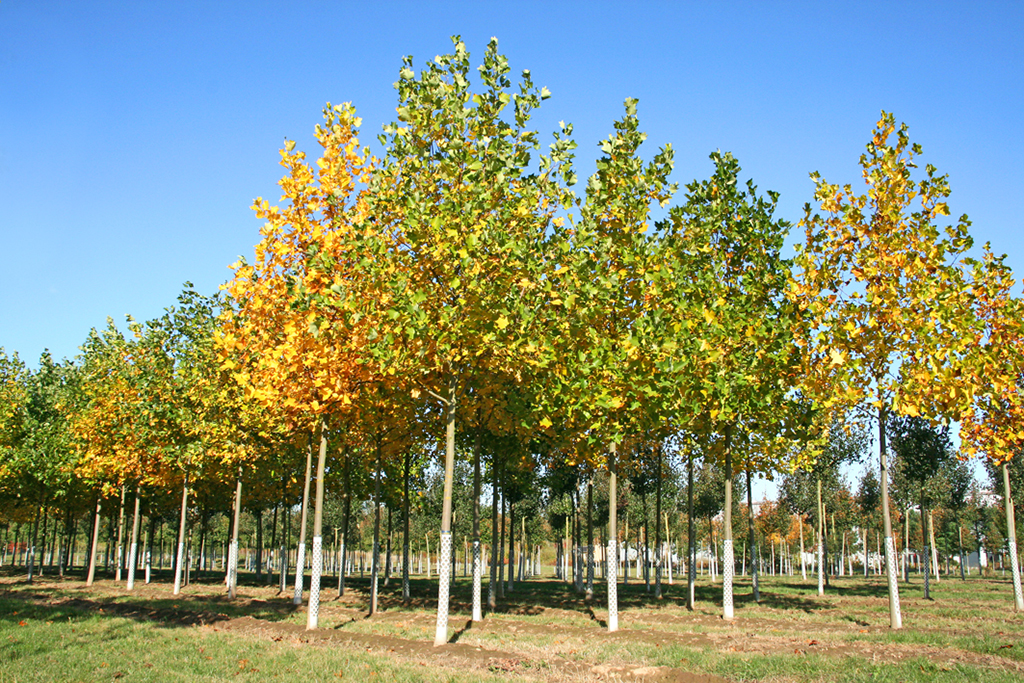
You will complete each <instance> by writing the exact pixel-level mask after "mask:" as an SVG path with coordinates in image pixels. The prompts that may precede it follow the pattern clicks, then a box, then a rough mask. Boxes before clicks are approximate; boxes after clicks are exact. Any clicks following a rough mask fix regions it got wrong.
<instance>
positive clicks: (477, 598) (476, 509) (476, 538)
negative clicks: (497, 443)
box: [407, 408, 484, 621]
mask: <svg viewBox="0 0 1024 683" xmlns="http://www.w3.org/2000/svg"><path fill="white" fill-rule="evenodd" d="M482 431H483V427H482V426H481V425H480V409H479V408H478V409H477V429H476V439H475V440H474V443H473V621H482V620H483V618H484V613H483V605H482V604H481V602H482V598H483V595H482V593H483V585H482V584H483V567H482V566H481V563H480V438H481V434H482ZM407 519H408V518H407Z"/></svg>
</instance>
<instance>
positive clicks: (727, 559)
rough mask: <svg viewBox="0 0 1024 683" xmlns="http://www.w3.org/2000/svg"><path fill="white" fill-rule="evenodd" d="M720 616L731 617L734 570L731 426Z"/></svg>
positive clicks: (729, 430) (727, 431)
mask: <svg viewBox="0 0 1024 683" xmlns="http://www.w3.org/2000/svg"><path fill="white" fill-rule="evenodd" d="M722 527H723V528H722V550H723V555H724V558H723V559H722V617H723V618H724V619H725V620H726V621H731V620H732V618H733V604H732V575H733V571H734V570H735V566H734V565H735V562H734V561H733V550H732V427H731V426H729V427H726V428H725V510H724V511H723V524H722Z"/></svg>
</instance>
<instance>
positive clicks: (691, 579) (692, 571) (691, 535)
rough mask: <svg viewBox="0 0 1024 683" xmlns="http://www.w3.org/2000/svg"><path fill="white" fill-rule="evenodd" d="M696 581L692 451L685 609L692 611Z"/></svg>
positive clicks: (688, 476) (688, 467)
mask: <svg viewBox="0 0 1024 683" xmlns="http://www.w3.org/2000/svg"><path fill="white" fill-rule="evenodd" d="M696 582H697V525H696V524H695V522H694V519H693V453H692V452H691V453H689V454H688V455H687V465H686V609H688V610H690V611H691V612H692V611H693V608H694V589H695V586H696Z"/></svg>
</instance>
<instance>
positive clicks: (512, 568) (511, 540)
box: [508, 501, 516, 593]
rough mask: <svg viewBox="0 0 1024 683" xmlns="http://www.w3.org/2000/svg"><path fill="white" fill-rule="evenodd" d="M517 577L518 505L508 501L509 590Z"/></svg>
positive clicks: (512, 587)
mask: <svg viewBox="0 0 1024 683" xmlns="http://www.w3.org/2000/svg"><path fill="white" fill-rule="evenodd" d="M515 579H516V505H515V503H514V502H512V501H509V503H508V592H509V593H511V592H512V591H513V590H514V589H515Z"/></svg>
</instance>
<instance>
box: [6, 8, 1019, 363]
mask: <svg viewBox="0 0 1024 683" xmlns="http://www.w3.org/2000/svg"><path fill="white" fill-rule="evenodd" d="M890 4H891V3H878V4H871V3H841V4H840V3H821V2H814V3H763V2H751V3H721V4H719V3H715V4H714V6H713V7H712V4H711V3H685V2H671V3H637V4H636V5H635V6H633V5H630V4H628V3H622V2H614V3H599V2H598V3H595V2H588V3H577V4H568V3H566V4H561V3H537V4H529V3H500V4H499V3H486V2H472V3H464V4H446V3H440V2H432V3H407V4H403V3H387V2H385V3H380V4H379V5H377V6H374V7H370V3H342V2H294V3H262V2H252V1H248V2H239V3H228V2H214V3H208V2H142V3H126V2H102V1H98V2H88V3H83V2H46V1H40V0H35V1H33V2H25V1H22V0H2V2H0V206H2V207H3V208H2V212H0V236H2V248H0V346H4V347H5V348H6V349H7V351H8V352H11V351H18V352H19V353H20V354H21V356H22V357H23V358H24V359H25V360H26V361H27V362H29V363H30V364H32V365H34V364H35V363H36V360H37V359H38V356H39V354H40V353H41V352H42V350H43V349H44V348H46V347H49V348H50V349H51V350H52V352H53V353H54V355H55V356H57V357H65V356H66V357H71V356H74V355H75V354H76V353H77V347H78V345H79V344H81V343H82V341H83V340H84V339H85V337H86V335H87V333H88V330H89V328H90V327H93V326H103V325H104V322H105V319H106V317H107V316H113V317H114V318H115V319H116V320H118V321H119V322H120V321H122V320H123V317H124V315H125V314H127V313H131V314H132V315H134V316H135V317H136V318H140V319H147V318H151V317H154V316H157V315H159V314H160V313H161V312H162V309H163V308H164V307H165V306H169V305H172V304H173V303H174V300H175V296H176V295H177V293H178V292H179V291H180V290H181V285H182V283H183V282H184V281H186V280H190V281H192V282H194V283H196V285H197V286H198V288H199V289H200V290H202V291H207V292H212V291H213V290H215V289H216V287H217V286H218V285H219V284H220V283H221V282H223V281H225V280H226V279H227V278H228V277H229V275H230V273H229V271H228V269H227V266H228V264H230V263H232V262H233V261H234V260H235V259H236V258H237V257H238V256H239V255H249V254H251V253H252V249H253V245H254V244H255V242H256V241H257V237H258V233H257V231H258V228H259V222H258V221H257V220H256V219H255V217H254V216H253V214H252V212H251V211H250V210H249V205H250V203H251V201H252V199H253V198H254V197H256V196H264V197H267V198H270V199H272V200H276V199H277V197H278V196H279V193H278V191H277V187H276V186H275V182H276V181H277V179H278V178H279V177H280V174H281V172H282V169H281V168H280V167H279V166H278V165H277V160H278V156H277V150H278V148H279V147H280V146H281V144H282V141H283V139H284V138H285V137H289V138H293V139H296V140H297V141H298V143H299V147H300V148H303V149H306V150H309V151H311V152H312V151H315V149H314V143H313V139H312V129H313V126H314V125H315V124H316V123H317V122H318V121H319V120H320V110H321V108H322V106H323V105H324V103H325V102H326V101H328V100H329V101H331V102H335V103H337V102H342V101H352V102H353V103H354V104H355V105H356V107H357V108H358V110H359V112H360V114H361V115H362V116H363V118H364V121H365V123H364V131H365V132H364V135H363V137H364V140H367V141H368V140H372V139H373V138H374V137H375V135H376V133H377V132H378V131H379V126H380V125H381V124H382V123H384V122H386V121H390V120H391V119H392V118H393V117H394V107H395V104H396V96H395V92H394V90H393V89H392V83H393V82H394V81H395V80H396V78H397V73H398V69H399V67H400V63H401V57H402V56H403V55H407V54H411V55H414V57H415V59H416V62H417V64H418V65H422V64H423V63H424V62H425V61H426V60H429V59H431V58H432V57H433V56H434V55H436V54H439V53H442V52H445V51H447V50H448V49H449V47H450V42H449V36H451V35H452V34H456V33H457V34H461V35H462V36H463V38H464V40H465V41H466V42H467V44H468V46H469V48H470V50H471V52H472V53H473V56H474V58H479V57H480V56H481V55H482V52H483V47H484V45H485V44H486V41H487V39H488V38H489V37H490V36H497V37H498V39H499V41H500V46H501V49H502V51H503V52H504V53H505V54H507V55H508V57H509V59H510V61H511V64H512V67H513V70H514V71H515V72H518V71H519V70H520V69H522V68H529V69H531V70H532V72H533V74H534V77H535V79H536V81H537V83H538V84H539V85H545V86H547V87H549V88H550V89H551V91H552V93H553V97H552V99H550V100H548V101H547V102H545V103H544V106H543V107H542V109H541V115H540V116H539V117H538V119H537V121H536V123H537V126H538V128H539V130H541V131H542V136H543V137H542V139H548V131H551V130H553V129H554V127H555V124H556V122H557V121H558V120H561V119H564V120H566V121H571V122H573V123H574V124H575V127H576V139H577V141H578V142H579V144H580V150H579V151H580V163H581V169H580V170H581V177H583V178H585V177H586V175H587V174H588V173H589V172H590V171H591V170H592V165H591V162H590V160H591V159H593V157H594V152H595V151H596V147H595V144H596V142H597V141H598V140H599V139H600V138H602V137H604V136H605V135H607V134H608V133H609V131H610V129H611V123H612V121H613V120H614V119H615V118H616V117H617V116H618V115H619V114H620V113H621V111H622V101H623V100H624V99H625V98H626V97H629V96H633V97H638V98H639V99H640V116H641V124H642V126H643V127H644V129H645V130H647V131H648V133H649V135H650V137H649V142H648V146H649V148H650V149H649V150H648V153H649V154H653V153H654V151H655V148H656V146H660V145H662V144H664V143H666V142H671V143H672V144H673V145H674V146H675V148H676V160H677V170H676V173H675V179H676V180H677V181H679V182H680V183H685V182H687V181H689V180H691V179H693V178H696V177H704V176H706V175H707V174H708V173H709V172H710V168H711V166H710V162H709V161H708V160H707V155H708V154H709V153H710V152H711V151H712V150H714V149H716V148H721V149H723V150H729V151H732V152H733V153H734V154H735V155H736V156H737V157H738V158H739V160H740V163H741V164H742V165H743V167H744V172H745V173H746V174H748V175H749V176H750V177H752V178H753V179H754V180H755V182H757V183H758V185H759V186H760V187H761V188H762V189H775V190H778V191H779V192H781V194H782V199H781V212H782V214H783V215H784V216H785V217H787V218H789V219H791V220H793V221H794V222H795V221H796V220H797V219H798V218H799V216H800V207H801V206H802V205H803V203H804V202H806V201H809V200H810V199H811V189H812V184H811V182H810V181H809V180H808V173H809V172H810V171H814V170H819V171H821V172H822V173H823V175H824V176H825V177H826V178H827V179H829V180H831V181H834V182H853V181H858V180H859V176H858V175H857V166H856V162H857V158H858V156H859V154H860V153H861V151H862V149H863V145H864V143H865V142H866V141H867V139H868V137H869V131H870V130H871V127H872V125H873V124H874V122H875V121H876V119H877V115H878V113H879V110H881V109H883V108H885V109H887V110H891V111H894V112H895V113H896V115H897V117H898V118H899V119H901V120H904V121H906V122H907V123H908V124H909V125H910V131H911V137H912V139H913V140H915V141H918V142H920V143H921V144H922V145H923V146H924V149H925V156H924V158H923V159H924V161H928V162H931V163H933V164H935V165H936V166H938V168H939V169H940V171H942V172H945V173H948V174H949V176H950V180H951V183H952V187H953V196H952V198H951V201H950V206H951V208H952V210H953V212H954V214H959V213H967V214H968V215H969V216H970V217H971V219H972V220H973V221H974V227H973V234H974V235H975V238H976V240H977V241H978V242H979V243H981V242H984V241H991V242H992V243H993V245H994V247H995V249H996V251H997V252H999V253H1003V252H1006V253H1009V254H1010V259H1009V260H1010V263H1011V264H1012V265H1014V266H1015V271H1017V272H1018V273H1020V272H1022V271H1024V263H1022V262H1021V253H1020V251H1021V250H1020V247H1021V237H1020V235H1021V232H1022V230H1021V228H1022V220H1021V218H1020V215H1019V211H1018V206H1017V205H1018V204H1019V203H1020V202H1021V188H1022V187H1024V132H1022V129H1021V122H1022V114H1021V112H1022V111H1024V106H1022V105H1024V97H1022V85H1024V76H1022V74H1024V68H1022V65H1024V5H1022V4H1021V3H943V2H926V3H899V5H900V7H899V8H898V9H893V8H892V7H890Z"/></svg>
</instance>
